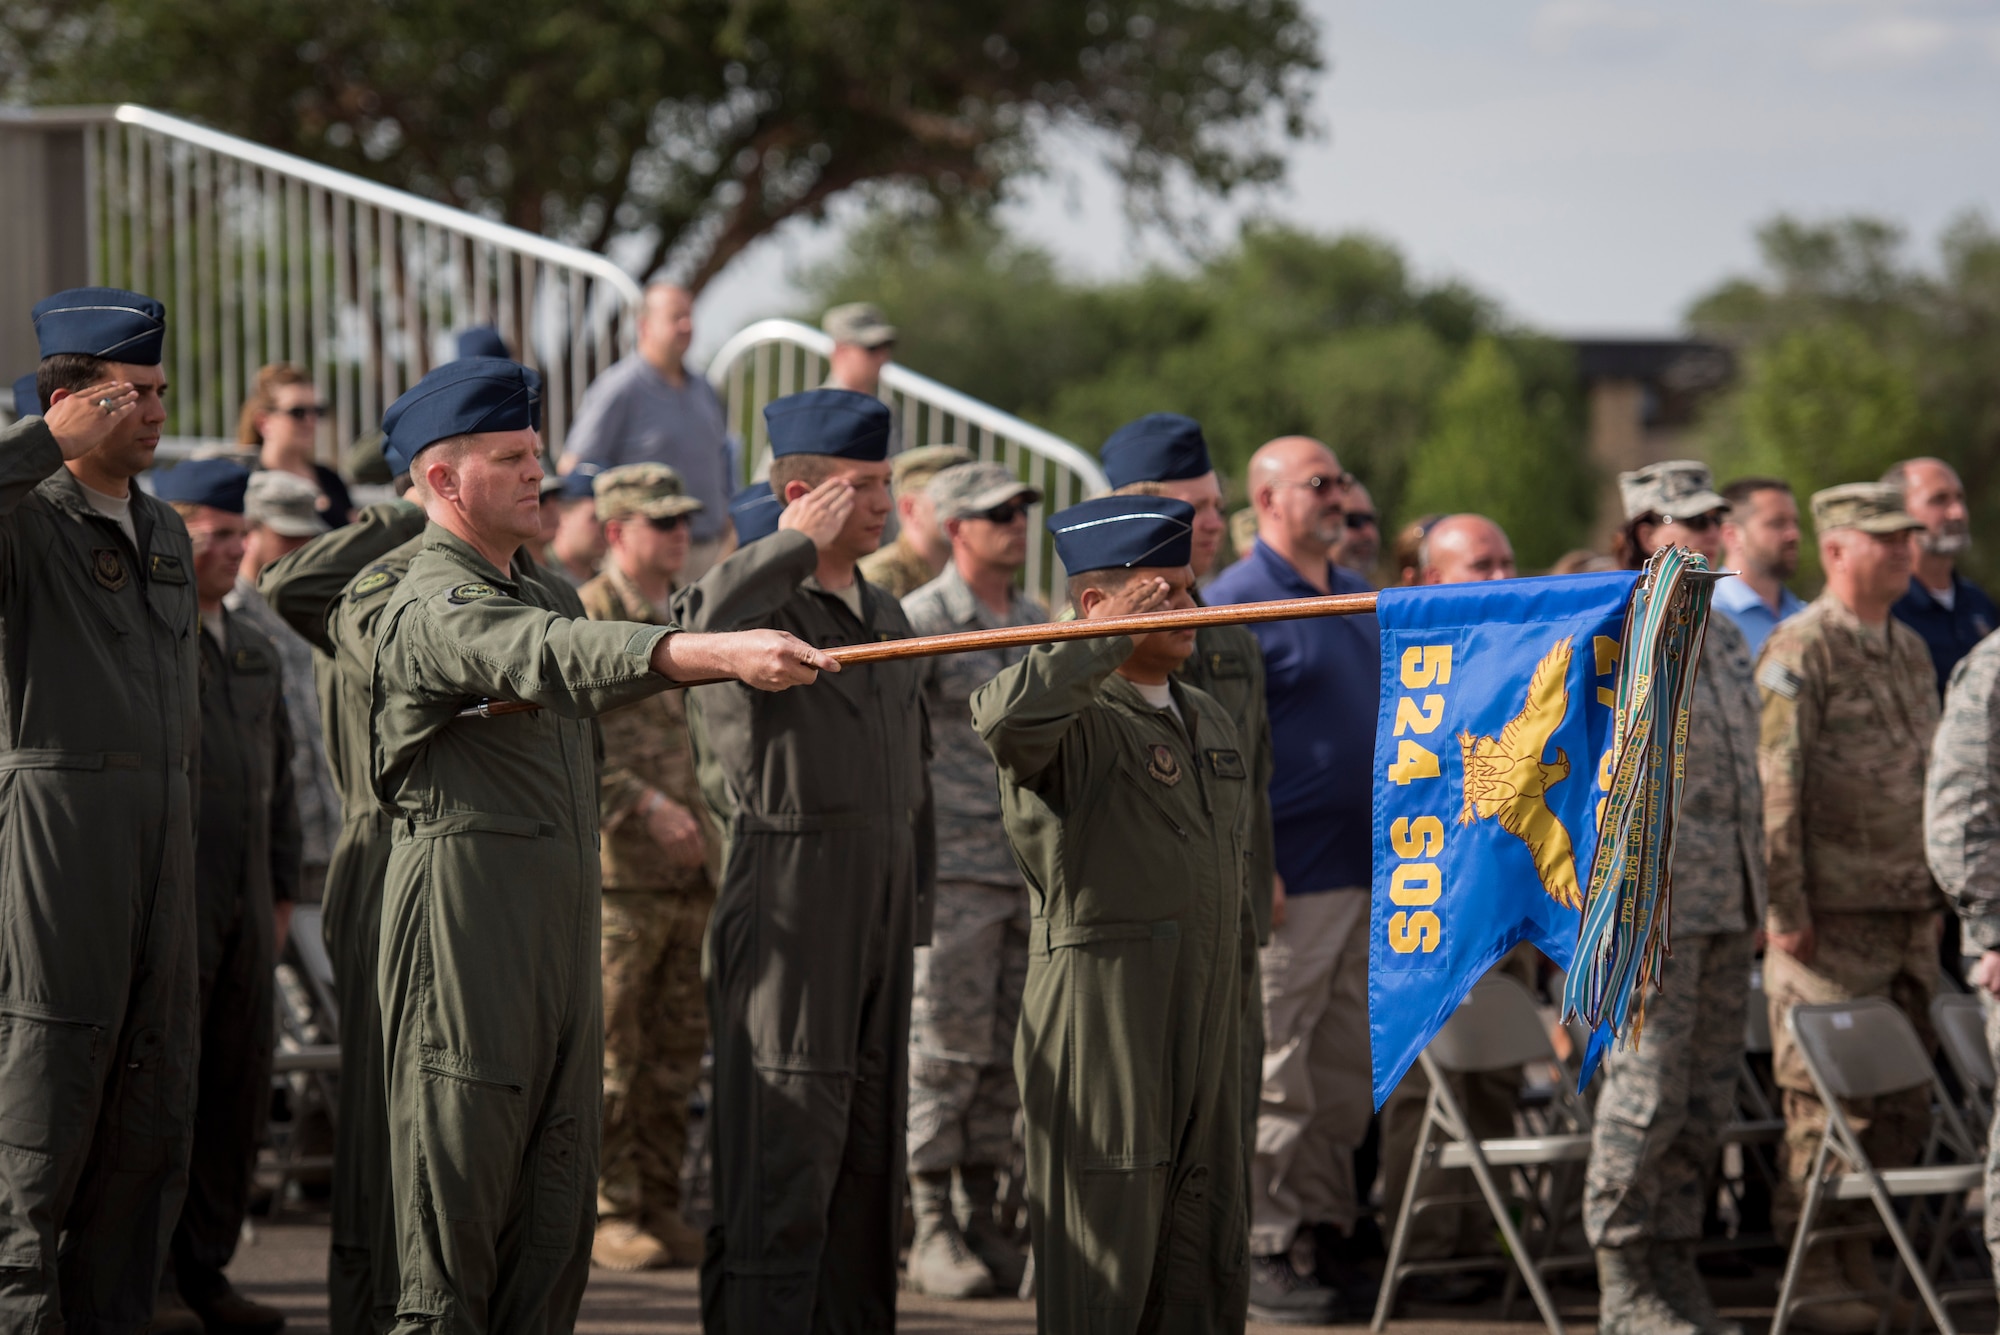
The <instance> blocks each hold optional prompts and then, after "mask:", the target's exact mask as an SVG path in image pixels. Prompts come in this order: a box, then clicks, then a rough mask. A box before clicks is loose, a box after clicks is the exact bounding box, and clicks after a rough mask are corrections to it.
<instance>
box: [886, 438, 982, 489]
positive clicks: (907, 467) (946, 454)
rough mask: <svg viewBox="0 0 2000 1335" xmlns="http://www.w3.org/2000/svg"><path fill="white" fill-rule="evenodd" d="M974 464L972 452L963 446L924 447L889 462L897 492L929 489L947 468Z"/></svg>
mask: <svg viewBox="0 0 2000 1335" xmlns="http://www.w3.org/2000/svg"><path fill="white" fill-rule="evenodd" d="M971 462H972V451H971V450H968V449H966V448H965V447H964V446H963V445H924V446H920V447H919V448H917V449H914V450H904V451H903V452H902V453H901V454H899V455H897V456H896V457H895V458H894V459H892V460H890V461H889V481H890V482H891V483H892V484H894V486H895V488H896V490H897V491H909V490H910V489H911V488H913V487H928V486H929V485H930V482H931V479H932V478H934V477H936V476H937V475H938V474H939V473H942V472H943V471H944V470H945V469H947V468H956V467H958V466H959V465H960V464H969V463H971Z"/></svg>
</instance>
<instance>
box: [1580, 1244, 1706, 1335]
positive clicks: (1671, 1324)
mask: <svg viewBox="0 0 2000 1335" xmlns="http://www.w3.org/2000/svg"><path fill="white" fill-rule="evenodd" d="M1649 1251H1650V1249H1649V1248H1648V1247H1646V1246H1645V1245H1643V1244H1641V1245H1639V1246H1634V1247H1599V1248H1598V1249H1597V1289H1598V1300H1597V1331H1598V1335H1702V1330H1701V1327H1699V1326H1697V1325H1695V1323H1694V1322H1692V1321H1689V1320H1688V1319H1687V1318H1686V1317H1684V1316H1682V1315H1681V1314H1680V1313H1678V1312H1676V1311H1675V1310H1674V1309H1673V1305H1672V1304H1671V1303H1669V1302H1668V1301H1667V1300H1666V1298H1665V1297H1663V1296H1662V1295H1661V1293H1660V1289H1659V1281H1658V1280H1656V1279H1654V1278H1653V1268H1652V1260H1651V1257H1650V1256H1649V1254H1648V1253H1649Z"/></svg>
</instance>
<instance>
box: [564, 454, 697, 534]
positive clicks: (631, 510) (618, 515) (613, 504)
mask: <svg viewBox="0 0 2000 1335" xmlns="http://www.w3.org/2000/svg"><path fill="white" fill-rule="evenodd" d="M590 486H591V491H592V492H593V494H595V495H596V497H597V518H598V522H599V523H608V522H609V521H611V520H613V519H631V518H633V517H634V516H637V517H639V518H642V519H672V518H674V517H675V516H677V515H691V514H693V513H694V512H695V511H697V510H700V509H702V508H703V506H702V503H701V502H700V501H698V500H696V499H695V498H694V497H692V496H690V495H688V494H687V488H686V487H684V486H682V485H681V475H680V474H679V473H676V472H675V471H674V470H673V469H671V468H669V467H667V466H666V465H665V464H650V463H649V464H626V465H625V466H624V467H623V468H608V469H606V470H605V471H604V472H602V473H599V474H598V475H597V477H596V478H595V479H594V480H593V481H592V482H591V484H590Z"/></svg>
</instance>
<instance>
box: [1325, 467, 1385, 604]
mask: <svg viewBox="0 0 2000 1335" xmlns="http://www.w3.org/2000/svg"><path fill="white" fill-rule="evenodd" d="M1343 504H1344V509H1343V510H1342V512H1341V518H1342V519H1343V520H1344V521H1345V523H1346V525H1347V530H1346V532H1344V533H1343V534H1342V535H1341V538H1340V545H1339V546H1337V547H1335V548H1334V549H1333V563H1334V564H1335V565H1337V566H1339V567H1341V568H1342V569H1343V570H1352V571H1353V572H1354V573H1355V574H1357V575H1359V576H1361V578H1363V579H1365V580H1369V581H1373V580H1374V578H1375V562H1376V561H1378V560H1380V559H1381V556H1382V525H1381V521H1380V520H1379V519H1378V518H1377V517H1376V514H1375V498H1374V497H1372V496H1370V495H1369V494H1368V488H1366V487H1364V486H1362V485H1361V483H1360V482H1358V481H1357V482H1355V483H1354V484H1353V485H1352V486H1350V487H1349V488H1348V489H1347V496H1346V498H1345V500H1344V503H1343Z"/></svg>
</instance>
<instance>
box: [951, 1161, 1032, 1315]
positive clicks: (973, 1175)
mask: <svg viewBox="0 0 2000 1335" xmlns="http://www.w3.org/2000/svg"><path fill="white" fill-rule="evenodd" d="M958 1189H959V1191H960V1192H962V1193H963V1194H964V1196H965V1245H966V1246H968V1247H970V1248H971V1249H972V1254H973V1255H974V1256H977V1257H978V1258H979V1260H980V1262H981V1263H982V1264H983V1265H984V1266H985V1267H986V1270H987V1273H989V1274H991V1275H992V1276H993V1287H994V1288H995V1289H997V1290H998V1291H1000V1292H1001V1293H1017V1292H1019V1291H1020V1288H1021V1276H1022V1275H1023V1274H1024V1273H1026V1271H1027V1268H1028V1258H1027V1257H1026V1256H1024V1255H1023V1254H1022V1252H1021V1249H1020V1248H1019V1247H1017V1246H1015V1245H1014V1243H1013V1241H1012V1240H1011V1239H1009V1238H1008V1237H1007V1235H1006V1232H1005V1231H1004V1230H1003V1229H1002V1228H1001V1227H1000V1219H999V1215H998V1208H999V1201H1000V1174H999V1172H998V1170H996V1169H994V1168H993V1167H992V1166H991V1165H977V1166H973V1167H969V1168H961V1169H959V1170H958Z"/></svg>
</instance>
